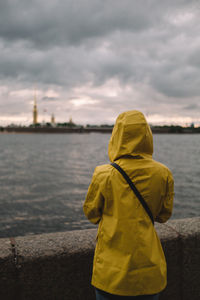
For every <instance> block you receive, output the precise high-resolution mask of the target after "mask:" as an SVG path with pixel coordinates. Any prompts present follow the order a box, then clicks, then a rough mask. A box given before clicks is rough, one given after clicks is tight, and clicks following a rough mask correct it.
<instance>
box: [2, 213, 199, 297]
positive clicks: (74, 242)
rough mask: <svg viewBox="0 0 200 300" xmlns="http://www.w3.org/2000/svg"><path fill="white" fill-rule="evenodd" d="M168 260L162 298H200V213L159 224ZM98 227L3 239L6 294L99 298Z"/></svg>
mask: <svg viewBox="0 0 200 300" xmlns="http://www.w3.org/2000/svg"><path fill="white" fill-rule="evenodd" d="M156 230H157V232H158V235H159V236H160V238H161V242H162V245H163V249H164V252H165V255H166V259H167V263H168V286H167V288H166V290H165V291H164V292H163V293H162V295H161V300H169V299H170V300H179V299H180V300H188V299H193V300H197V299H198V300H199V295H200V267H199V262H200V218H191V219H182V220H173V221H170V222H167V223H166V224H156ZM95 236H96V229H89V230H79V231H68V232H58V233H52V234H42V235H35V236H32V235H31V236H26V237H17V238H15V239H11V240H10V239H0V299H3V300H7V299H8V300H18V299H20V300H33V299H34V300H35V299H37V300H40V299H41V300H44V299H45V300H55V299H56V300H64V299H67V300H79V299H80V300H94V299H95V296H94V291H93V288H92V287H91V286H90V280H91V272H92V260H93V253H94V247H95Z"/></svg>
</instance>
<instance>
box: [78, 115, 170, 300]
mask: <svg viewBox="0 0 200 300" xmlns="http://www.w3.org/2000/svg"><path fill="white" fill-rule="evenodd" d="M152 153H153V138H152V132H151V129H150V127H149V125H148V124H147V122H146V119H145V117H144V115H143V114H142V113H141V112H138V111H128V112H125V113H122V114H120V115H119V117H118V118H117V121H116V124H115V126H114V129H113V132H112V136H111V139H110V142H109V148H108V154H109V158H110V161H111V162H114V161H115V162H116V163H117V164H119V165H120V166H121V167H122V168H123V169H124V170H125V172H126V173H127V174H128V175H129V177H130V178H131V180H132V181H133V182H134V183H135V185H136V187H137V189H138V190H139V192H140V193H141V194H142V196H143V198H144V199H145V201H146V202H147V204H148V206H149V208H150V209H151V212H152V214H153V216H154V220H155V221H157V222H161V223H163V222H166V221H167V220H168V219H169V217H170V216H171V213H172V206H173V195H174V190H173V177H172V174H171V172H170V170H169V169H168V168H167V167H166V166H164V165H163V164H161V163H158V162H156V161H154V160H153V159H152ZM83 209H84V213H85V215H86V216H87V218H88V219H89V220H90V221H91V222H92V223H94V224H96V223H99V227H98V234H97V245H96V249H95V255H94V262H93V275H92V285H93V286H95V287H96V288H99V289H101V290H103V291H105V292H108V293H111V294H116V295H124V296H136V295H147V294H156V293H159V292H160V291H161V290H163V289H164V288H165V286H166V283H167V279H166V261H165V257H164V253H163V250H162V246H161V243H160V240H159V238H158V236H157V233H156V231H155V229H154V226H153V225H152V222H151V220H150V218H149V216H148V215H147V213H146V211H145V210H144V208H143V207H142V205H141V204H140V202H139V200H138V199H137V197H136V196H135V195H134V194H133V191H132V190H131V189H130V187H129V185H128V184H127V182H126V181H125V179H124V178H123V176H122V175H121V174H120V173H119V172H118V171H117V170H116V169H115V168H114V167H113V166H111V165H109V164H107V165H101V166H98V167H96V169H95V172H94V174H93V178H92V182H91V184H90V186H89V189H88V194H87V197H86V200H85V203H84V207H83Z"/></svg>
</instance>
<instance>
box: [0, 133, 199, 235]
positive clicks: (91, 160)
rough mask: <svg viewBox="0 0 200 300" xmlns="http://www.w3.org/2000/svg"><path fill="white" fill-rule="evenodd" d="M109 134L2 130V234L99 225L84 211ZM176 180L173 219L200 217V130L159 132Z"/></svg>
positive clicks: (157, 147)
mask: <svg viewBox="0 0 200 300" xmlns="http://www.w3.org/2000/svg"><path fill="white" fill-rule="evenodd" d="M109 139H110V135H109V134H101V133H91V134H0V182H1V190H0V237H8V236H9V237H10V236H19V235H26V234H38V233H48V232H56V231H66V230H75V229H86V228H94V225H92V224H90V223H89V222H88V221H87V220H86V218H85V216H84V214H83V211H82V205H83V202H84V199H85V195H86V193H87V189H88V185H89V183H90V180H91V177H92V173H93V171H94V168H95V166H96V165H99V164H104V163H109V160H108V155H107V146H108V141H109ZM154 159H156V160H158V161H160V162H162V163H164V164H166V165H167V166H168V167H169V168H170V169H171V170H172V173H173V176H174V180H175V201H174V211H173V216H172V218H186V217H195V216H200V134H199V135H198V134H188V135H187V134H184V135H179V134H173V135H172V134H171V135H170V134H168V135H167V134H157V135H156V134H155V135H154Z"/></svg>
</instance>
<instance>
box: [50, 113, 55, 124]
mask: <svg viewBox="0 0 200 300" xmlns="http://www.w3.org/2000/svg"><path fill="white" fill-rule="evenodd" d="M51 124H52V125H55V117H54V114H52V115H51Z"/></svg>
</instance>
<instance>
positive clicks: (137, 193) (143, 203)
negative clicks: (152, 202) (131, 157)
mask: <svg viewBox="0 0 200 300" xmlns="http://www.w3.org/2000/svg"><path fill="white" fill-rule="evenodd" d="M111 165H112V166H113V167H114V168H115V169H117V170H118V171H119V172H120V173H121V174H122V176H123V177H124V178H125V179H126V181H127V182H128V184H129V186H130V188H131V189H132V191H133V192H134V193H135V195H136V196H137V198H138V199H139V201H140V203H141V204H142V206H143V207H144V209H145V210H146V212H147V214H148V215H149V218H150V219H151V222H152V223H153V225H154V219H153V215H152V212H151V210H150V208H149V207H148V205H147V203H146V202H145V200H144V198H143V197H142V195H141V194H140V192H139V191H138V189H137V188H136V186H135V185H134V183H133V182H132V181H131V179H130V178H129V176H128V175H127V174H126V172H125V171H124V170H123V169H122V168H121V167H120V166H119V165H118V164H116V163H111Z"/></svg>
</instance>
